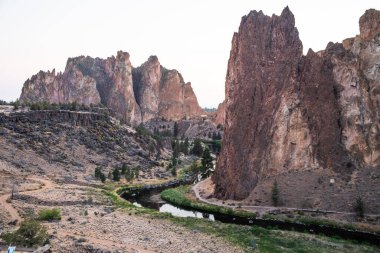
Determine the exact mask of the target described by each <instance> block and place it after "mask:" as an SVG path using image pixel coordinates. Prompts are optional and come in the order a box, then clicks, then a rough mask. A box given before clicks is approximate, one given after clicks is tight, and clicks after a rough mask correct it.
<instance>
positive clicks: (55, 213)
mask: <svg viewBox="0 0 380 253" xmlns="http://www.w3.org/2000/svg"><path fill="white" fill-rule="evenodd" d="M38 219H39V220H45V221H46V220H47V221H51V220H60V219H61V210H59V209H58V208H53V209H42V210H41V211H40V212H39V213H38Z"/></svg>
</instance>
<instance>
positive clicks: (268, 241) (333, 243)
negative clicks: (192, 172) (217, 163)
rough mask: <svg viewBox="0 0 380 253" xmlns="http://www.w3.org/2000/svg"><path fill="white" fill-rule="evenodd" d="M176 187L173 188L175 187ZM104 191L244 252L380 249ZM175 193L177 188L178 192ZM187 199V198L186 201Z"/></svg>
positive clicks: (124, 205)
mask: <svg viewBox="0 0 380 253" xmlns="http://www.w3.org/2000/svg"><path fill="white" fill-rule="evenodd" d="M178 188H179V189H180V191H179V192H180V193H181V192H182V193H181V194H178V193H173V192H171V193H170V192H169V193H170V196H171V197H176V199H177V200H178V199H180V200H181V201H182V202H184V203H187V202H186V200H184V199H183V197H180V196H184V193H186V192H187V191H188V190H189V188H186V187H185V186H181V187H178ZM178 188H176V189H177V190H178ZM102 192H103V193H104V194H106V195H107V196H108V197H109V198H110V199H111V201H112V202H113V203H114V205H115V206H117V207H119V208H121V209H123V210H125V211H126V212H128V213H129V214H132V213H133V214H136V215H144V216H147V217H149V218H154V219H164V220H167V221H168V222H169V224H168V225H169V226H170V222H173V223H175V224H178V225H180V226H184V227H186V228H188V229H190V230H193V231H198V232H201V233H204V234H208V235H213V236H216V237H220V238H223V239H224V240H226V241H228V242H230V243H231V244H232V245H235V246H237V247H239V248H241V249H243V250H244V251H245V252H270V253H272V252H273V253H276V252H279V253H280V252H281V253H282V252H296V253H306V252H307V253H325V252H331V253H338V252H339V253H351V252H352V253H375V252H380V247H376V246H373V245H367V244H358V243H357V242H355V241H349V240H343V239H338V238H332V237H326V236H321V235H312V234H307V233H300V232H293V231H281V230H276V229H267V228H261V227H257V226H242V225H235V224H225V223H221V222H218V221H214V222H213V221H209V220H205V219H198V218H180V217H174V216H172V215H171V214H167V213H160V212H158V211H156V210H152V209H147V208H141V207H136V206H134V205H132V204H131V203H129V202H128V201H125V200H122V199H120V198H119V197H118V196H117V195H116V194H117V193H116V192H115V191H113V192H109V191H106V190H103V191H102ZM177 192H178V191H177ZM188 201H189V200H188Z"/></svg>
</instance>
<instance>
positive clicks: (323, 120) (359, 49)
mask: <svg viewBox="0 0 380 253" xmlns="http://www.w3.org/2000/svg"><path fill="white" fill-rule="evenodd" d="M379 24H380V16H379V11H376V10H369V11H367V12H366V13H365V14H364V15H363V16H362V17H361V18H360V31H361V34H360V35H359V36H357V37H355V38H352V39H347V40H345V41H344V42H343V43H342V44H340V43H336V44H333V43H329V44H328V46H327V48H326V49H325V50H324V51H321V52H317V53H315V52H313V51H312V50H309V51H308V53H307V54H306V56H303V55H302V43H301V41H300V39H299V36H298V31H297V28H296V27H295V20H294V16H293V14H292V13H291V12H290V10H289V9H288V8H285V9H284V10H283V12H282V14H281V15H280V16H276V15H273V16H272V17H269V16H266V15H264V14H263V13H262V12H261V11H260V12H256V11H252V12H250V13H249V14H248V15H247V16H244V17H243V18H242V21H241V24H240V28H239V31H238V32H237V33H235V34H234V36H233V40H232V49H231V53H230V59H229V62H228V71H227V77H226V101H225V103H226V114H225V115H226V116H225V121H224V122H225V132H224V137H223V145H222V151H221V155H220V156H219V159H218V162H217V170H216V172H215V174H214V176H213V181H214V183H215V195H216V196H217V197H219V198H224V199H228V198H230V199H247V200H250V201H252V202H254V201H257V202H256V204H260V203H264V204H265V203H266V204H270V188H271V187H272V183H273V181H274V179H275V178H276V179H277V180H278V181H279V185H280V187H282V196H283V200H284V203H283V204H284V205H288V206H302V205H304V202H305V199H306V198H315V199H318V201H317V202H316V203H312V204H310V205H311V206H312V207H317V208H323V207H324V208H333V209H334V208H335V209H346V210H347V209H349V208H350V204H349V202H348V201H346V202H347V203H345V204H344V203H342V201H345V198H346V197H347V199H350V198H351V199H352V198H354V196H355V194H356V195H358V194H360V195H364V196H365V198H367V200H368V202H371V201H375V202H378V200H379V199H380V195H379V194H377V193H376V194H367V195H366V194H365V193H363V192H365V190H364V188H363V189H362V188H360V187H362V186H360V184H361V183H360V182H363V180H364V181H366V178H365V175H364V174H363V173H364V172H363V171H364V170H369V171H370V172H368V173H370V174H371V173H377V172H378V171H379V166H380V134H379V128H380V125H379V124H380V123H379V122H380V118H379V113H380V101H379V99H380V68H379V66H380V30H379ZM376 168H377V169H376ZM319 177H321V178H324V177H326V178H329V177H333V178H338V179H337V181H339V182H338V183H337V185H338V184H339V185H340V186H339V187H341V188H340V189H336V191H334V190H332V194H333V196H331V195H329V196H327V195H328V194H326V191H324V190H322V188H323V187H325V184H324V180H325V181H328V180H327V179H323V180H322V179H321V180H314V179H318V178H319ZM358 178H359V179H358ZM372 178H374V177H372ZM355 180H356V181H355ZM311 181H312V182H314V183H316V185H310V184H313V183H310V182H311ZM372 181H373V182H371V183H369V184H370V185H374V186H373V187H375V188H376V187H379V186H375V185H376V184H377V185H378V183H379V182H375V181H376V178H375V179H373V180H372ZM289 182H292V183H291V184H289ZM334 182H335V181H334ZM372 183H373V184H372ZM367 186H368V184H367ZM344 188H346V189H347V190H345V194H340V193H341V192H342V189H344ZM348 188H349V190H348ZM333 189H334V188H333ZM377 189H378V188H377ZM358 192H359V193H358ZM377 192H378V191H377ZM306 195H308V196H306ZM374 195H375V196H374ZM327 198H330V200H327ZM334 198H336V203H335V204H334V203H332V202H333V201H331V200H334ZM339 198H340V200H339ZM376 200H377V201H376ZM351 202H352V201H351ZM376 205H378V204H371V207H370V209H371V208H372V209H374V208H375V207H377V206H376Z"/></svg>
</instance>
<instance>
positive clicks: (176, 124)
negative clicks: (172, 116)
mask: <svg viewBox="0 0 380 253" xmlns="http://www.w3.org/2000/svg"><path fill="white" fill-rule="evenodd" d="M178 133H179V130H178V123H177V122H174V129H173V136H174V138H177V136H178Z"/></svg>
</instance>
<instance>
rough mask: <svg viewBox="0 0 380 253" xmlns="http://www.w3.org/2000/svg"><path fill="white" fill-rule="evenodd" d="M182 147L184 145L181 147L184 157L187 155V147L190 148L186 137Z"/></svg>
mask: <svg viewBox="0 0 380 253" xmlns="http://www.w3.org/2000/svg"><path fill="white" fill-rule="evenodd" d="M183 145H184V147H183V153H184V154H185V155H188V154H189V147H190V143H189V138H187V137H186V139H185V142H184V144H183Z"/></svg>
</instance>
